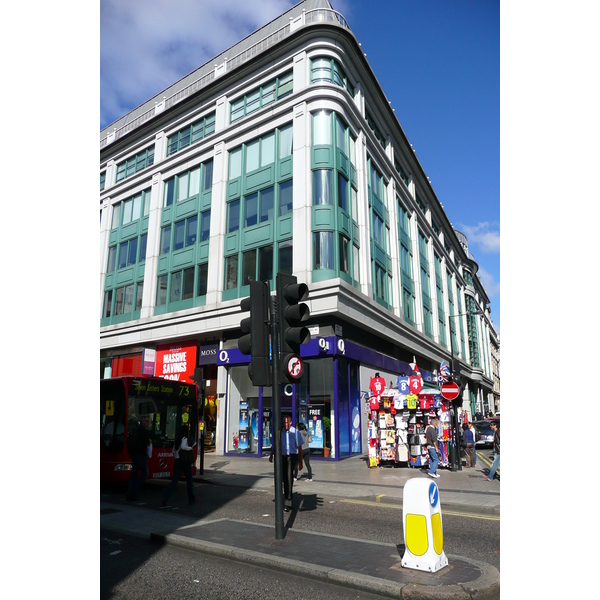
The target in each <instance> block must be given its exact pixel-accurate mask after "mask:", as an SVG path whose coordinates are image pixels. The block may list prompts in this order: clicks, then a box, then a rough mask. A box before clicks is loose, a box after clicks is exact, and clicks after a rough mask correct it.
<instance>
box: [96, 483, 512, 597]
mask: <svg viewBox="0 0 600 600" xmlns="http://www.w3.org/2000/svg"><path fill="white" fill-rule="evenodd" d="M167 483H168V482H160V481H153V482H148V483H147V484H146V486H145V488H144V491H143V500H144V502H145V503H146V504H145V506H146V507H147V508H148V510H155V511H176V512H177V513H178V514H192V515H194V516H196V517H197V518H206V517H210V518H211V519H219V518H231V519H238V520H240V519H241V520H244V519H245V520H248V521H251V522H255V523H263V524H269V525H274V523H275V502H274V500H273V497H274V496H273V494H272V493H270V492H267V491H261V490H253V489H246V488H239V487H235V486H226V485H215V484H208V483H204V484H201V483H198V484H196V497H197V504H196V505H194V506H192V507H190V506H188V505H187V496H186V490H185V483H180V484H179V485H178V487H177V488H176V490H175V491H174V492H173V494H172V496H171V497H170V498H169V504H170V506H169V507H168V508H160V496H161V493H162V491H163V490H164V487H165V486H166V485H167ZM294 491H295V492H297V498H296V506H297V510H294V511H293V512H291V513H289V514H287V513H286V514H284V526H285V527H286V528H287V527H290V528H293V529H294V530H305V531H318V532H322V533H327V534H332V535H337V536H344V537H350V538H358V539H365V540H374V541H378V542H385V543H390V544H395V545H398V544H403V543H404V537H403V531H402V508H401V506H400V505H399V504H392V503H390V504H386V503H383V502H381V503H377V502H373V501H372V499H368V500H367V499H365V500H359V499H347V498H339V497H334V496H327V495H319V494H316V493H314V492H312V491H311V483H310V482H308V481H302V480H301V481H300V482H299V483H297V484H296V485H295V486H294ZM102 498H103V499H106V500H113V501H115V500H116V501H118V502H122V501H123V499H124V493H123V492H122V491H121V490H115V489H113V490H103V492H102ZM442 516H443V533H444V551H445V552H446V554H453V555H458V556H464V557H466V558H470V559H474V560H478V561H484V562H486V563H488V564H490V565H492V566H494V567H496V568H497V569H498V570H500V519H499V517H494V516H466V515H461V514H458V513H453V512H450V511H444V509H443V506H442ZM273 535H275V533H273ZM113 537H114V536H113ZM148 543H149V542H148ZM157 551H158V549H157V548H156V547H153V548H150V550H149V557H148V558H152V559H153V557H154V554H155V553H156V552H157ZM165 551H166V548H161V549H160V552H165ZM186 552H188V551H186ZM206 559H207V560H206V564H209V563H208V557H206ZM373 559H374V557H369V556H366V557H365V561H367V560H373ZM105 560H106V557H105V556H104V554H103V555H102V561H103V564H104V561H105ZM198 560H199V559H198ZM211 560H217V562H218V561H219V560H220V559H211ZM202 561H203V564H204V561H205V557H204V556H203V557H202ZM142 566H143V563H140V564H137V563H136V562H135V561H132V562H131V564H130V566H129V569H130V572H129V574H126V577H125V578H126V579H127V580H129V579H130V578H131V577H134V578H137V575H136V571H137V569H139V568H141V567H142ZM245 568H246V569H250V571H249V572H250V573H252V572H253V569H254V568H250V567H245ZM196 579H198V578H196ZM225 579H226V580H227V577H225ZM191 581H192V583H193V578H192V579H191ZM199 581H201V579H199ZM272 583H273V585H276V581H273V582H272ZM196 585H198V584H196ZM215 585H216V586H217V589H221V588H220V587H218V585H217V583H215ZM219 585H220V584H219ZM223 585H225V583H223ZM192 587H193V586H192ZM223 589H224V588H223ZM252 589H253V588H252ZM106 597H108V596H106ZM123 597H124V596H123ZM156 597H157V598H158V597H160V598H166V597H168V596H164V595H158V596H156ZM204 597H206V596H204ZM240 597H241V596H240ZM245 597H248V596H245ZM250 597H263V598H264V597H278V596H272V595H270V594H269V595H262V596H250ZM286 597H287V596H286ZM299 597H304V598H306V597H307V596H306V595H304V596H299ZM345 597H348V596H347V595H346V596H345ZM356 597H358V596H356ZM362 597H364V596H362Z"/></svg>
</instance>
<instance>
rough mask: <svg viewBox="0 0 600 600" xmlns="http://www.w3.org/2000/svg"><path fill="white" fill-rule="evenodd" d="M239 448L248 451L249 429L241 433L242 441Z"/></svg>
mask: <svg viewBox="0 0 600 600" xmlns="http://www.w3.org/2000/svg"><path fill="white" fill-rule="evenodd" d="M238 448H239V449H240V450H247V449H248V430H247V429H245V430H244V431H240V441H239V446H238Z"/></svg>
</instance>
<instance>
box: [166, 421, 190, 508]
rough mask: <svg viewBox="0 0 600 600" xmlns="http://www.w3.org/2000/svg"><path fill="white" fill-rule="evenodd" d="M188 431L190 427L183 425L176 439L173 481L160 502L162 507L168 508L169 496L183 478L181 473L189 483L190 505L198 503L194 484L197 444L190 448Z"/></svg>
mask: <svg viewBox="0 0 600 600" xmlns="http://www.w3.org/2000/svg"><path fill="white" fill-rule="evenodd" d="M188 431H189V428H188V426H187V425H182V426H181V428H180V429H179V434H178V435H177V438H176V439H175V445H174V446H173V454H174V455H175V463H174V464H173V479H172V480H171V483H170V484H169V485H168V487H167V489H166V490H165V493H164V494H163V497H162V500H161V501H160V505H161V506H167V500H168V498H169V495H170V494H171V492H172V491H173V489H174V488H175V486H176V485H177V482H178V481H179V478H180V477H181V471H183V474H184V475H185V480H186V482H187V494H188V504H194V502H196V498H195V496H194V488H193V483H192V465H193V464H194V446H195V445H196V442H194V443H193V444H192V445H191V446H188V440H187V438H188Z"/></svg>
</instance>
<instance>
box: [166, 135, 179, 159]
mask: <svg viewBox="0 0 600 600" xmlns="http://www.w3.org/2000/svg"><path fill="white" fill-rule="evenodd" d="M178 145H179V134H178V133H176V134H175V135H171V136H169V137H168V138H167V156H169V155H171V154H173V153H174V152H177V146H178Z"/></svg>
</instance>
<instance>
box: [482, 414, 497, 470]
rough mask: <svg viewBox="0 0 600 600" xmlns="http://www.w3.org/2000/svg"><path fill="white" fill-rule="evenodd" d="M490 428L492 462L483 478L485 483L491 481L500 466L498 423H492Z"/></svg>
mask: <svg viewBox="0 0 600 600" xmlns="http://www.w3.org/2000/svg"><path fill="white" fill-rule="evenodd" d="M490 427H491V428H492V431H493V432H494V460H493V462H492V466H491V467H490V472H489V473H488V474H487V476H486V475H484V476H483V478H484V479H486V480H487V481H493V479H494V475H495V474H496V470H497V469H498V467H499V466H500V423H496V422H495V421H492V422H491V423H490Z"/></svg>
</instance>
